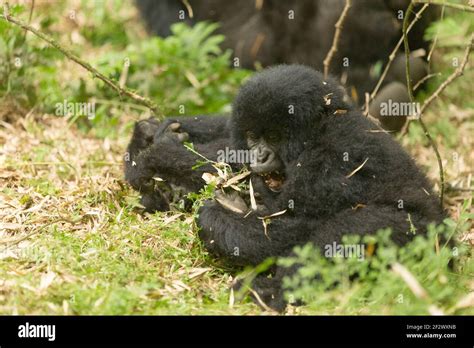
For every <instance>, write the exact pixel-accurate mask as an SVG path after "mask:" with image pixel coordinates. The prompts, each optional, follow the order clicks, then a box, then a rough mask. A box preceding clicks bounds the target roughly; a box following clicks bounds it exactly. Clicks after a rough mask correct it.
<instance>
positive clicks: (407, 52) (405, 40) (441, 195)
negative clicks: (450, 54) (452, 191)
mask: <svg viewBox="0 0 474 348" xmlns="http://www.w3.org/2000/svg"><path fill="white" fill-rule="evenodd" d="M413 6H414V3H413V2H410V5H409V6H408V8H407V11H406V13H405V18H404V19H403V43H404V46H405V74H406V80H407V90H408V96H409V98H410V102H411V103H414V102H415V98H414V97H413V89H412V84H411V78H410V46H409V45H408V19H409V17H410V13H411V12H412V10H413ZM425 6H426V5H425ZM422 109H423V108H422ZM422 113H423V110H420V112H419V115H418V122H419V123H420V126H421V128H422V129H423V132H424V133H425V136H426V138H427V139H428V141H429V143H430V145H431V147H432V148H433V150H434V152H435V155H436V159H437V161H438V168H439V179H440V190H439V191H440V192H439V200H440V205H441V208H443V200H444V169H443V161H442V160H441V155H440V154H439V151H438V146H437V145H436V142H435V141H434V139H433V137H432V136H431V134H430V132H429V131H428V128H427V127H426V125H425V122H423V119H422V118H421V115H422Z"/></svg>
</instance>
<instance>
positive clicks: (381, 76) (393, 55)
mask: <svg viewBox="0 0 474 348" xmlns="http://www.w3.org/2000/svg"><path fill="white" fill-rule="evenodd" d="M428 6H429V5H428V4H426V5H423V7H422V8H421V9H420V10H419V11H418V12H417V13H416V14H415V18H413V21H412V22H411V23H410V25H409V26H408V29H407V33H409V32H410V30H411V28H413V26H414V25H415V23H416V22H417V21H418V19H420V18H421V14H422V13H423V12H424V11H425V10H426V9H427V8H428ZM405 18H406V15H405ZM402 43H403V34H402V36H401V37H400V40H398V42H397V45H396V46H395V48H394V49H393V51H392V53H390V56H389V57H388V63H387V65H385V69H384V70H383V72H382V75H380V78H379V80H378V82H377V85H375V88H374V90H373V91H372V93H370V97H369V100H368V101H367V103H366V107H365V110H364V114H365V115H368V113H369V107H368V105H369V103H370V102H371V101H372V100H374V98H375V95H376V94H377V93H378V91H379V89H380V87H381V86H382V83H383V81H384V80H385V77H386V76H387V73H388V70H389V69H390V66H391V65H392V62H393V60H394V59H395V57H396V54H397V51H398V50H399V49H400V46H401V45H402Z"/></svg>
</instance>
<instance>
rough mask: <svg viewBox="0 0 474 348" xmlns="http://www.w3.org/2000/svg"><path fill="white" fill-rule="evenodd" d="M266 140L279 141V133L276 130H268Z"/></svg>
mask: <svg viewBox="0 0 474 348" xmlns="http://www.w3.org/2000/svg"><path fill="white" fill-rule="evenodd" d="M267 140H268V141H269V142H271V143H277V142H279V141H280V134H278V133H277V132H270V133H268V134H267Z"/></svg>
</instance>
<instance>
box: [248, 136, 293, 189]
mask: <svg viewBox="0 0 474 348" xmlns="http://www.w3.org/2000/svg"><path fill="white" fill-rule="evenodd" d="M246 137H247V146H248V148H249V151H250V158H251V159H252V161H251V162H250V169H251V170H252V172H254V173H256V174H258V175H260V176H262V177H263V180H264V181H265V183H266V185H267V186H268V188H269V189H270V190H272V191H274V192H278V191H280V189H281V186H282V184H283V182H284V181H285V175H284V170H285V166H284V164H283V162H282V160H281V159H280V156H279V153H280V148H279V147H280V146H281V138H282V137H281V135H280V133H279V132H277V131H267V132H265V133H263V134H258V135H257V134H256V133H255V132H252V131H247V133H246Z"/></svg>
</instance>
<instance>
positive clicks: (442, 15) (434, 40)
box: [426, 6, 446, 63]
mask: <svg viewBox="0 0 474 348" xmlns="http://www.w3.org/2000/svg"><path fill="white" fill-rule="evenodd" d="M445 8H446V7H444V6H443V7H441V15H440V17H439V20H440V21H442V20H443V19H444V9H445ZM438 35H439V27H436V34H435V37H434V39H433V43H432V44H431V47H430V52H429V53H428V56H427V57H426V60H427V61H428V63H429V62H431V55H432V54H433V52H434V49H435V47H436V44H437V43H438Z"/></svg>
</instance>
